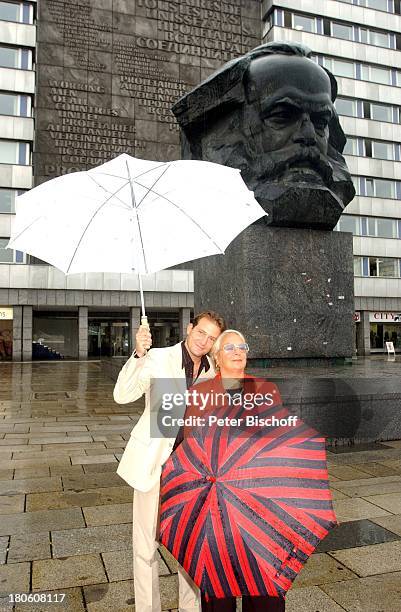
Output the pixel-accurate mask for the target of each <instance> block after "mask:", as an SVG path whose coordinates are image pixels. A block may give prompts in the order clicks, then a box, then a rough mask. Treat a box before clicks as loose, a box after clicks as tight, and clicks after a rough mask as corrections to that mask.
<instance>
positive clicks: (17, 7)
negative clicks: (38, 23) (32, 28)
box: [0, 1, 33, 23]
mask: <svg viewBox="0 0 401 612" xmlns="http://www.w3.org/2000/svg"><path fill="white" fill-rule="evenodd" d="M0 19H1V20H3V21H16V22H17V23H33V6H32V4H28V3H27V2H3V1H0Z"/></svg>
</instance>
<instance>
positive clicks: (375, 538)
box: [316, 517, 401, 553]
mask: <svg viewBox="0 0 401 612" xmlns="http://www.w3.org/2000/svg"><path fill="white" fill-rule="evenodd" d="M384 518H386V517H384ZM373 520H374V519H373ZM373 520H372V521H369V520H366V519H364V520H361V521H350V522H349V523H342V524H341V525H339V526H338V527H335V528H334V529H332V530H331V531H330V533H329V535H328V536H327V537H326V538H325V539H324V540H322V541H321V542H320V544H319V546H318V547H317V549H316V551H317V552H319V553H322V552H327V551H330V550H339V549H344V548H356V547H357V546H369V545H372V544H381V543H382V542H392V541H394V540H399V539H400V538H401V536H397V535H396V534H395V533H392V532H391V530H390V531H388V530H387V529H384V528H382V527H380V526H379V525H377V524H376V523H375V522H373Z"/></svg>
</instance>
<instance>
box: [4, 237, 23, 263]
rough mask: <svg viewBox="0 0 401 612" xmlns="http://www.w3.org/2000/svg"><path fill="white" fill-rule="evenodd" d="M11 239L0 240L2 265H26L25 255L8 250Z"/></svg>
mask: <svg viewBox="0 0 401 612" xmlns="http://www.w3.org/2000/svg"><path fill="white" fill-rule="evenodd" d="M9 240H10V239H9V238H0V263H24V253H22V252H21V251H13V250H12V249H6V245H7V244H8V242H9Z"/></svg>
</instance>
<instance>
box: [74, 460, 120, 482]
mask: <svg viewBox="0 0 401 612" xmlns="http://www.w3.org/2000/svg"><path fill="white" fill-rule="evenodd" d="M74 467H75V466H74ZM82 468H83V471H84V472H85V474H93V473H102V472H115V471H116V469H117V466H116V464H115V463H87V464H85V465H83V466H82ZM120 482H121V480H120Z"/></svg>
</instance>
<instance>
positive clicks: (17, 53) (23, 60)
mask: <svg viewBox="0 0 401 612" xmlns="http://www.w3.org/2000/svg"><path fill="white" fill-rule="evenodd" d="M0 66H3V67H4V68H22V69H24V70H31V69H32V51H31V50H30V49H18V48H17V47H4V46H3V45H0Z"/></svg>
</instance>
